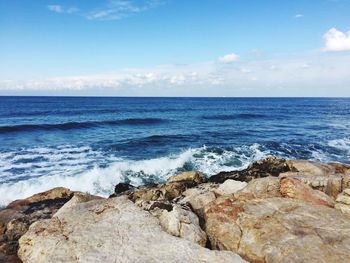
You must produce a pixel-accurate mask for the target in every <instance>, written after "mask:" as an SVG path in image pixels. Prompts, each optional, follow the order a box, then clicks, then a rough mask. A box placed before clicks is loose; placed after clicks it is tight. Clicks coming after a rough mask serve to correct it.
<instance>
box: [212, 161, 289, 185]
mask: <svg viewBox="0 0 350 263" xmlns="http://www.w3.org/2000/svg"><path fill="white" fill-rule="evenodd" d="M288 171H290V168H289V166H288V165H287V162H286V160H284V159H280V158H278V157H274V156H270V157H267V158H265V159H262V160H259V161H256V162H254V163H252V164H251V165H250V166H249V167H248V168H247V169H244V170H242V171H232V172H220V173H218V174H216V175H214V176H212V177H210V178H209V181H210V182H214V183H223V182H224V181H226V180H227V179H233V180H236V181H243V182H249V181H251V180H252V179H254V178H262V177H267V176H278V175H279V174H280V173H284V172H288Z"/></svg>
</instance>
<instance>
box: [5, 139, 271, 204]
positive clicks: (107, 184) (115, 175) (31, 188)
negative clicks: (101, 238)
mask: <svg viewBox="0 0 350 263" xmlns="http://www.w3.org/2000/svg"><path fill="white" fill-rule="evenodd" d="M84 151H85V152H86V153H89V152H90V151H91V149H85V150H84ZM41 152H42V153H43V154H44V153H45V154H47V151H46V152H45V151H44V150H42V151H41ZM68 152H69V153H70V154H71V153H72V151H68ZM51 153H52V152H51ZM77 153H78V151H77ZM59 154H61V153H59ZM78 154H79V153H78ZM266 154H268V152H265V151H263V150H261V149H260V146H259V145H258V144H254V145H251V146H242V147H237V148H233V149H232V150H224V151H222V152H219V153H218V152H216V151H214V150H212V149H210V148H208V147H205V146H204V147H201V148H196V149H188V150H186V151H183V152H181V153H179V154H177V155H170V156H166V157H162V158H155V159H150V160H140V161H132V160H124V159H117V158H114V159H113V161H112V162H110V164H109V165H108V167H106V168H100V167H98V166H97V165H95V166H94V167H93V168H92V169H89V170H86V166H85V165H83V164H84V163H85V162H86V160H82V162H81V163H80V164H78V163H76V162H75V161H73V163H69V165H67V164H66V165H62V164H63V163H60V160H61V159H59V158H58V159H57V156H56V157H52V158H48V159H49V160H53V159H55V160H56V162H55V161H52V162H51V161H49V163H50V162H51V167H49V166H48V165H46V166H43V167H39V168H36V169H34V170H35V171H36V174H42V173H43V172H45V169H47V170H48V174H49V175H46V176H43V175H41V176H31V177H30V179H27V180H19V181H10V182H5V183H2V184H0V205H5V204H7V203H8V202H10V201H12V200H15V199H20V198H25V197H28V196H30V195H32V194H35V193H38V192H41V191H46V190H48V189H50V188H53V187H57V186H62V187H67V188H70V189H72V190H76V191H83V192H89V193H91V194H97V195H103V196H108V195H109V194H111V193H112V191H113V189H114V186H115V185H116V184H117V183H119V182H122V181H128V182H130V183H131V184H133V185H141V184H143V183H145V182H161V181H164V180H166V179H167V178H168V177H170V176H172V175H174V174H176V173H177V172H179V171H181V170H184V169H186V168H184V167H185V166H186V165H189V167H191V169H196V170H199V171H202V172H203V173H205V174H207V175H213V174H215V173H218V172H220V171H223V170H237V169H242V168H245V167H246V166H248V165H249V163H251V162H252V161H254V160H257V159H260V158H263V157H264V156H265V155H266ZM97 155H98V154H97ZM85 157H86V158H90V157H89V155H86V156H85ZM57 160H58V162H57ZM60 164H61V165H60ZM29 170H31V169H29ZM81 170H84V172H79V173H77V171H81ZM29 172H30V171H29Z"/></svg>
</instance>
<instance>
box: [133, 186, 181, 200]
mask: <svg viewBox="0 0 350 263" xmlns="http://www.w3.org/2000/svg"><path fill="white" fill-rule="evenodd" d="M187 188H188V184H187V182H174V183H169V184H159V185H155V186H145V187H140V188H138V189H135V190H134V191H132V192H131V193H130V194H129V198H130V200H132V201H133V202H135V203H137V204H141V203H143V202H150V201H171V200H173V199H174V198H177V197H179V196H181V194H182V193H183V192H184V191H185V190H186V189H187Z"/></svg>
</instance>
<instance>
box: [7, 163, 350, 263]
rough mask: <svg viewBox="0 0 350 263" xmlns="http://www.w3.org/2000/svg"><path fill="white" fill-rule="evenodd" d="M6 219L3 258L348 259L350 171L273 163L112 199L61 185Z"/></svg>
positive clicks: (13, 207)
mask: <svg viewBox="0 0 350 263" xmlns="http://www.w3.org/2000/svg"><path fill="white" fill-rule="evenodd" d="M0 223H1V239H0V240H1V246H0V248H1V250H0V261H1V262H21V260H22V261H23V262H48V261H50V262H67V261H70V262H102V260H103V262H135V261H136V262H180V261H181V262H185V261H186V262H202V261H203V260H207V261H208V262H214V261H215V262H281V261H282V262H286V261H288V262H305V261H307V262H347V261H349V260H350V255H349V253H348V252H347V251H349V250H348V249H349V246H350V245H349V244H350V166H349V165H347V164H340V163H329V164H322V163H316V162H312V161H306V160H284V159H279V158H277V157H267V158H265V159H262V160H259V161H256V162H254V163H252V164H251V165H250V166H249V167H248V168H247V169H244V170H241V171H232V172H221V173H218V174H216V175H214V176H212V177H210V178H206V177H205V176H203V174H202V173H200V172H184V173H181V174H179V175H176V176H173V177H170V178H169V179H168V181H167V182H166V183H163V184H152V185H144V186H140V187H133V186H132V185H129V184H126V183H120V184H118V185H116V187H115V192H114V193H112V194H111V196H110V197H109V198H103V197H99V196H93V195H89V194H87V193H82V192H74V191H73V190H69V189H66V188H55V189H52V190H49V191H47V192H44V193H39V194H36V195H34V196H31V197H29V198H26V199H23V200H17V201H14V202H12V203H10V204H9V205H8V206H7V207H6V208H5V209H3V210H1V211H0ZM28 229H29V230H28ZM136 233H137V234H136ZM167 243H168V244H167ZM113 244H115V245H116V244H119V246H121V247H122V248H123V249H121V250H120V251H119V252H118V251H117V252H116V251H114V250H113ZM142 244H144V245H142ZM175 251H176V252H175ZM17 254H18V256H17Z"/></svg>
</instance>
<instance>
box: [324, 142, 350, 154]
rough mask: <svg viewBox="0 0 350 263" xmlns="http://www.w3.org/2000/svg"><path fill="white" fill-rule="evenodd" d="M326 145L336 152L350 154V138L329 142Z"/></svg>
mask: <svg viewBox="0 0 350 263" xmlns="http://www.w3.org/2000/svg"><path fill="white" fill-rule="evenodd" d="M328 145H329V146H331V147H333V148H336V149H338V150H342V151H345V152H348V153H350V138H342V139H335V140H330V141H329V142H328Z"/></svg>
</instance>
